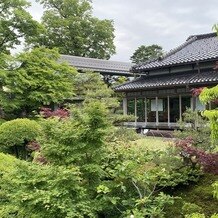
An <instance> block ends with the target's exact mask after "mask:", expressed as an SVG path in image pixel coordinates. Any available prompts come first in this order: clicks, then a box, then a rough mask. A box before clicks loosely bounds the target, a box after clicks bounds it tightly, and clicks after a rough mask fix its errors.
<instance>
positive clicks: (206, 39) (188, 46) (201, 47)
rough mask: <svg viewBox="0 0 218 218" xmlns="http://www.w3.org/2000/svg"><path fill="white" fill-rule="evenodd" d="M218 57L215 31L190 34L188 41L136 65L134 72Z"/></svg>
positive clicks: (217, 39)
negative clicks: (159, 56) (161, 55)
mask: <svg viewBox="0 0 218 218" xmlns="http://www.w3.org/2000/svg"><path fill="white" fill-rule="evenodd" d="M214 59H218V37H217V35H216V34H215V33H209V34H202V35H195V36H190V37H189V38H188V39H187V40H186V42H185V43H184V44H182V45H180V46H179V47H177V48H175V49H173V50H171V51H170V52H169V53H167V54H166V55H164V56H163V57H162V58H159V59H155V60H151V61H149V62H146V63H143V64H139V65H135V66H133V67H132V69H131V71H132V72H134V73H137V72H143V71H148V70H152V69H159V68H163V67H169V66H173V65H184V64H189V63H195V62H197V61H199V62H201V61H207V60H214Z"/></svg>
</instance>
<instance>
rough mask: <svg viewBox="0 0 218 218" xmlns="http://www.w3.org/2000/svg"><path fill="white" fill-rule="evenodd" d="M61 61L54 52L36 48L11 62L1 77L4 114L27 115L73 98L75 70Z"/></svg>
mask: <svg viewBox="0 0 218 218" xmlns="http://www.w3.org/2000/svg"><path fill="white" fill-rule="evenodd" d="M58 59H59V54H58V52H57V50H55V49H53V50H49V49H45V48H35V49H33V50H32V51H30V52H24V53H22V54H20V55H19V56H18V57H15V58H14V59H13V60H12V59H10V60H8V61H7V64H8V66H7V68H6V69H5V70H4V71H3V72H2V75H1V82H2V87H3V88H2V90H1V91H0V95H1V107H2V108H3V109H4V111H6V112H11V113H16V114H17V115H18V116H27V115H29V114H30V113H31V112H32V111H33V110H38V109H39V107H41V106H43V105H50V104H52V103H62V102H63V101H64V99H66V98H71V97H72V95H73V80H74V76H75V74H76V70H74V69H73V68H71V67H70V66H68V65H67V64H65V63H58Z"/></svg>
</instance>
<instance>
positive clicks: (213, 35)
mask: <svg viewBox="0 0 218 218" xmlns="http://www.w3.org/2000/svg"><path fill="white" fill-rule="evenodd" d="M215 36H217V33H216V32H212V33H202V34H196V35H191V36H189V37H188V38H187V40H186V41H188V40H190V39H191V38H192V37H197V39H204V38H210V37H215Z"/></svg>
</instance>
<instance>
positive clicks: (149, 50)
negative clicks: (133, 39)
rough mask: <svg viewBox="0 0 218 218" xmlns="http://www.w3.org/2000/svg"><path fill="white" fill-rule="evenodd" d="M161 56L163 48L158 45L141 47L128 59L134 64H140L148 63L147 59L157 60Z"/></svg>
mask: <svg viewBox="0 0 218 218" xmlns="http://www.w3.org/2000/svg"><path fill="white" fill-rule="evenodd" d="M161 55H163V48H162V47H161V46H159V45H149V46H146V45H141V46H139V47H138V48H137V49H136V50H135V52H134V53H133V55H132V56H131V57H130V60H132V62H133V63H135V64H140V63H143V62H146V61H148V60H149V59H154V58H158V57H160V56H161Z"/></svg>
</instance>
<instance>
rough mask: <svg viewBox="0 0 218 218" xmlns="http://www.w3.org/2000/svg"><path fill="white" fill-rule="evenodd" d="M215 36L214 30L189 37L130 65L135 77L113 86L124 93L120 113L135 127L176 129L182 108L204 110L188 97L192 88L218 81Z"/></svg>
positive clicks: (216, 42)
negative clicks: (163, 52) (132, 119)
mask: <svg viewBox="0 0 218 218" xmlns="http://www.w3.org/2000/svg"><path fill="white" fill-rule="evenodd" d="M216 61H218V37H217V35H216V34H215V33H210V34H203V35H194V36H190V37H189V38H188V39H187V40H186V42H185V43H183V44H182V45H180V46H179V47H177V48H175V49H173V50H171V51H170V52H169V53H167V54H166V55H164V56H163V57H160V58H158V59H155V60H151V61H149V62H146V63H143V64H140V65H136V66H133V67H132V68H131V72H133V73H134V74H135V75H136V76H138V78H136V79H135V80H133V81H131V82H127V83H125V84H122V85H120V86H117V87H116V88H115V91H116V92H122V93H124V96H125V97H124V99H123V111H124V114H133V115H135V117H136V119H135V122H129V123H127V125H129V126H135V127H137V128H156V129H157V128H158V129H173V128H177V127H178V124H177V121H178V120H179V119H181V118H182V114H183V112H184V111H185V110H186V108H191V109H192V110H200V111H201V110H204V109H205V108H206V107H209V108H211V107H213V104H212V103H210V104H208V105H203V104H202V103H201V102H200V101H199V98H198V97H196V96H192V90H193V88H200V87H212V86H215V85H217V84H218V71H216V70H215V69H214V67H215V65H216Z"/></svg>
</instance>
